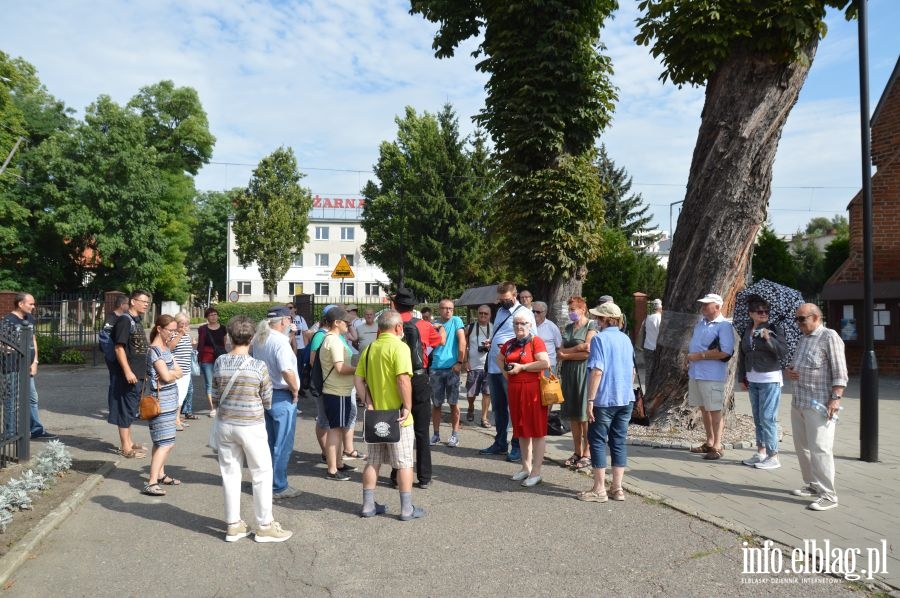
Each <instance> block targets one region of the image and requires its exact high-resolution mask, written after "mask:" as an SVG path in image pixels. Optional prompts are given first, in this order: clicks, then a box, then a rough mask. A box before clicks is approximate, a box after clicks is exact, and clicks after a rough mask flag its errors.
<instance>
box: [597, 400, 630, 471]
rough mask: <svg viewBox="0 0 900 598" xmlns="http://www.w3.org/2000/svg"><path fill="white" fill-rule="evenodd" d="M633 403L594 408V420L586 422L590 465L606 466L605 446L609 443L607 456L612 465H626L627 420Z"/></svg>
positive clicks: (598, 467)
mask: <svg viewBox="0 0 900 598" xmlns="http://www.w3.org/2000/svg"><path fill="white" fill-rule="evenodd" d="M632 407H634V403H628V404H627V405H623V406H621V407H597V406H594V405H589V406H588V409H593V410H594V421H593V422H591V423H589V424H588V443H589V444H590V445H591V467H593V468H594V469H602V468H605V467H606V446H607V445H609V456H610V457H611V458H612V466H613V467H625V466H626V465H628V447H627V445H626V444H625V439H626V438H627V437H628V422H629V421H631V409H632Z"/></svg>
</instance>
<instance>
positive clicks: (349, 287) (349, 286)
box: [341, 282, 356, 297]
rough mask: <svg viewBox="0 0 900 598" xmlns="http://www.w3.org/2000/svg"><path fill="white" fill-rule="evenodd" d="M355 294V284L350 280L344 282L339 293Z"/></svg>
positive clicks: (350, 295)
mask: <svg viewBox="0 0 900 598" xmlns="http://www.w3.org/2000/svg"><path fill="white" fill-rule="evenodd" d="M355 294H356V285H355V284H354V283H352V282H345V283H344V290H343V291H342V292H341V295H345V296H349V297H352V296H354V295H355Z"/></svg>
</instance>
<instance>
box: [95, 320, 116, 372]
mask: <svg viewBox="0 0 900 598" xmlns="http://www.w3.org/2000/svg"><path fill="white" fill-rule="evenodd" d="M112 329H113V326H107V325H104V326H103V328H101V329H100V332H98V333H97V345H98V346H99V347H100V352H101V353H103V358H104V359H105V360H106V362H107V363H115V362H116V343H114V342H113V338H112Z"/></svg>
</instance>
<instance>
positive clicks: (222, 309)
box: [215, 301, 284, 324]
mask: <svg viewBox="0 0 900 598" xmlns="http://www.w3.org/2000/svg"><path fill="white" fill-rule="evenodd" d="M276 306H284V302H283V301H280V302H275V303H271V302H269V301H263V302H258V303H241V302H238V303H218V304H216V306H215V307H216V311H217V312H219V322H221V323H222V324H227V323H228V320H230V319H231V318H233V317H234V316H237V315H243V316H250V319H251V320H253V321H254V322H259V321H260V320H264V319H265V317H266V314H267V313H269V310H270V309H272V307H276Z"/></svg>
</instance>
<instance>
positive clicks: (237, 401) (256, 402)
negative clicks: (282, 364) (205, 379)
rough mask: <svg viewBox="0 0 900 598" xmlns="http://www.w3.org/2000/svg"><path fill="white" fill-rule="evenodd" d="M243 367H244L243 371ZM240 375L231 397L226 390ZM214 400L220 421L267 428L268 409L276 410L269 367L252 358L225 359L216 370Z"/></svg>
mask: <svg viewBox="0 0 900 598" xmlns="http://www.w3.org/2000/svg"><path fill="white" fill-rule="evenodd" d="M241 366H243V367H241ZM238 369H240V373H239V374H237V378H235V381H234V384H233V385H232V386H231V390H229V391H228V395H226V396H225V397H222V393H223V392H224V391H225V387H226V386H228V382H229V381H230V380H231V377H232V376H233V375H234V374H235V372H237V371H238ZM212 400H213V405H215V406H216V408H217V409H218V410H219V411H218V416H219V419H220V420H221V421H223V422H225V423H228V424H232V425H235V426H253V425H257V424H265V422H266V420H265V411H264V410H265V409H269V408H271V407H272V381H271V380H270V379H269V370H268V368H267V367H266V364H265V363H263V362H262V361H260V360H259V359H254V358H252V357H250V356H249V355H231V354H227V355H222V356H221V357H219V358H218V359H216V363H215V365H214V366H213V380H212Z"/></svg>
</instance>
